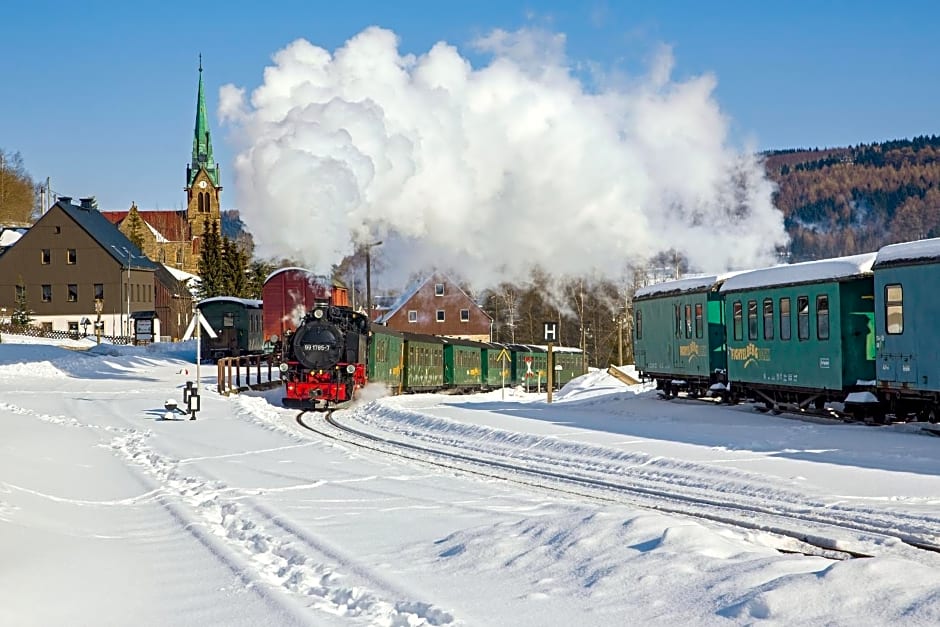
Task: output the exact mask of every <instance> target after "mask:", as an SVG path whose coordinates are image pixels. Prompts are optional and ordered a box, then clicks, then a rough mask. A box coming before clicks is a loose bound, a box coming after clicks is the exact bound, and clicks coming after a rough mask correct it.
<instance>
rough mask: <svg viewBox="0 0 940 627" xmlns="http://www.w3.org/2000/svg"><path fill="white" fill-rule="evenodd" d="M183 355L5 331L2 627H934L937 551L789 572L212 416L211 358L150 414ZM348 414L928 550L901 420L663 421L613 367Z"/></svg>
mask: <svg viewBox="0 0 940 627" xmlns="http://www.w3.org/2000/svg"><path fill="white" fill-rule="evenodd" d="M63 344H71V346H64V345H63ZM89 347H90V348H89ZM76 349H80V350H76ZM82 349H87V350H82ZM193 359H194V346H193V344H192V343H184V344H178V345H155V346H153V347H149V348H143V347H141V348H135V347H114V346H100V347H95V346H92V345H91V344H90V343H88V342H85V341H79V342H65V343H60V345H49V344H43V343H37V342H36V341H35V340H24V339H17V338H16V337H14V336H10V335H4V336H3V343H2V344H0V434H2V439H0V624H2V625H130V624H133V625H290V624H304V625H390V626H404V625H487V626H488V625H514V626H521V627H526V626H533V627H534V626H545V625H565V626H570V625H640V624H646V625H676V624H686V625H723V624H755V623H759V624H774V625H820V624H828V625H895V624H905V625H936V624H940V555H937V554H933V553H927V552H922V553H918V552H916V551H908V552H902V553H897V552H892V551H891V550H890V549H891V548H892V547H891V543H890V541H889V542H886V543H885V544H884V547H885V548H886V549H887V551H886V553H885V556H881V557H875V558H870V559H850V560H844V561H839V560H834V559H829V558H826V557H818V556H816V557H807V556H804V555H799V554H788V553H783V552H780V551H778V550H777V549H776V548H774V547H775V546H779V539H775V538H774V537H773V536H772V534H768V533H766V532H762V531H758V530H753V529H752V530H750V531H749V530H747V529H743V528H739V527H731V526H723V525H721V524H718V523H714V522H709V521H707V520H702V519H697V518H694V517H687V516H680V515H676V514H666V513H663V512H658V511H656V510H654V509H646V508H639V507H637V506H635V505H630V504H615V505H613V504H609V503H604V502H602V501H596V500H589V499H583V498H579V497H577V496H574V495H567V496H566V495H564V494H556V493H552V492H548V491H545V490H541V489H538V488H533V487H527V486H524V485H520V484H516V483H508V482H505V481H501V480H498V479H493V478H485V477H481V476H477V475H472V474H467V473H463V472H459V471H453V470H445V469H441V468H437V467H434V466H432V465H428V464H425V463H422V462H419V461H409V460H406V459H402V458H396V457H391V456H388V455H384V454H382V453H379V452H374V451H368V450H363V449H358V448H355V447H352V446H350V445H347V444H339V443H336V442H331V441H329V440H325V439H323V438H321V437H320V436H317V435H315V434H313V433H310V432H309V431H305V430H302V429H301V428H300V427H299V426H298V425H297V424H296V423H295V422H294V417H295V415H296V412H292V411H288V410H284V409H281V408H279V407H277V405H276V398H277V392H273V391H272V392H268V393H260V392H259V393H249V394H243V395H241V396H237V397H231V398H224V397H220V396H218V394H216V392H215V387H214V369H213V368H211V367H206V366H203V367H202V369H201V374H202V383H203V386H204V389H203V399H202V411H201V412H200V414H199V419H198V420H196V421H189V420H185V419H182V418H183V417H182V416H180V417H179V418H180V419H174V420H164V419H163V418H164V415H165V413H166V412H165V410H164V408H163V405H164V401H165V400H166V399H168V398H175V399H177V400H178V401H180V402H181V401H182V392H181V388H182V386H183V385H184V383H185V381H187V380H191V379H192V378H193V376H194V365H193ZM272 401H273V402H272ZM341 418H342V419H343V420H344V421H346V422H348V423H350V424H354V425H356V426H357V427H359V428H361V429H363V430H366V431H371V432H376V433H382V434H385V435H386V436H387V437H389V438H392V439H395V440H407V441H409V442H421V443H425V444H428V445H432V446H435V447H437V448H444V447H446V448H448V449H452V450H461V451H464V452H466V453H468V454H473V455H487V456H491V457H494V458H498V459H502V460H512V461H513V463H516V464H520V465H530V466H532V467H536V466H538V467H553V468H556V469H559V470H562V471H566V470H570V471H571V472H575V471H576V472H579V473H584V474H585V475H591V476H597V477H607V478H611V479H613V478H616V479H618V480H623V481H626V482H629V483H631V484H633V485H640V486H647V487H648V486H656V487H657V488H663V487H664V486H665V487H667V488H669V489H671V490H672V491H674V493H675V494H676V495H677V496H680V497H696V496H697V497H702V498H703V499H705V498H706V497H707V499H711V500H718V501H721V500H726V501H728V502H734V503H736V504H740V505H742V506H743V507H745V509H750V510H751V511H752V512H753V513H752V516H753V517H754V518H755V519H756V522H758V523H759V522H760V521H761V519H762V517H764V516H766V517H768V519H769V517H771V516H772V515H773V514H774V512H776V511H778V510H779V511H781V512H787V513H789V514H794V513H799V512H805V513H806V515H807V516H808V517H809V516H813V517H817V518H818V517H820V516H823V515H832V516H833V517H834V519H837V520H852V519H858V520H859V521H866V520H875V519H878V520H882V521H886V523H885V524H887V525H888V526H889V527H892V526H893V527H892V528H894V529H895V531H896V532H897V535H898V536H899V537H903V536H904V535H905V534H906V533H909V532H911V533H912V532H913V531H914V530H920V531H921V532H922V531H923V530H924V529H928V530H929V529H931V528H934V529H936V533H937V541H938V542H940V439H938V438H934V437H930V436H925V435H922V434H919V433H916V432H915V431H914V430H913V429H910V428H908V427H905V426H900V427H889V428H869V427H862V426H855V425H842V424H822V423H816V422H804V421H798V420H795V419H790V418H785V417H774V416H769V415H766V414H759V413H756V412H753V411H752V410H750V409H749V408H747V407H743V406H738V407H730V408H729V407H717V406H708V405H705V404H703V403H694V402H689V401H670V402H665V401H661V400H658V399H657V398H656V397H655V394H654V393H653V392H651V391H650V390H648V389H646V388H643V387H642V386H635V387H627V386H625V385H623V384H621V383H619V382H617V381H616V380H614V379H613V378H611V377H609V376H607V375H606V374H604V373H602V372H596V373H592V374H590V375H587V376H585V377H582V378H581V379H579V380H577V381H575V382H573V383H572V384H571V385H569V386H568V387H567V388H566V389H564V390H562V391H561V392H560V393H558V394H556V395H555V402H554V403H552V404H551V405H549V404H547V403H546V402H545V399H544V396H543V395H536V394H523V393H521V392H516V391H512V390H507V391H497V392H491V393H487V394H480V395H475V396H444V395H414V396H405V397H387V398H381V399H378V400H375V401H371V402H368V403H363V404H362V405H360V406H358V407H356V408H354V409H351V410H348V411H346V412H343V415H342V416H341ZM757 526H759V525H757Z"/></svg>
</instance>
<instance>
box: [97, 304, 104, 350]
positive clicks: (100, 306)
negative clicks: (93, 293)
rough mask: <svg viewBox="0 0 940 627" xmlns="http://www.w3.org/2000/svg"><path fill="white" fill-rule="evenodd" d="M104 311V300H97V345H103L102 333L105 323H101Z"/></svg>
mask: <svg viewBox="0 0 940 627" xmlns="http://www.w3.org/2000/svg"><path fill="white" fill-rule="evenodd" d="M102 311H104V299H103V298H96V299H95V316H96V317H95V338H96V343H97V344H101V332H102V331H103V330H104V323H103V322H102V321H101V312H102Z"/></svg>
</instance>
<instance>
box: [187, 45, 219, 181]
mask: <svg viewBox="0 0 940 627" xmlns="http://www.w3.org/2000/svg"><path fill="white" fill-rule="evenodd" d="M202 168H205V169H206V174H208V175H209V178H210V179H212V183H213V184H214V185H215V186H216V187H218V186H219V171H218V168H217V167H216V164H215V159H214V158H213V156H212V137H211V135H210V134H209V116H208V114H207V113H206V94H205V88H204V87H203V84H202V55H199V89H198V91H197V92H196V127H195V128H194V129H193V161H192V164H191V165H190V170H189V180H188V181H186V184H187V185H189V186H191V185H192V184H193V181H195V180H196V176H197V175H198V174H199V170H200V169H202Z"/></svg>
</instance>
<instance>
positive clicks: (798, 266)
mask: <svg viewBox="0 0 940 627" xmlns="http://www.w3.org/2000/svg"><path fill="white" fill-rule="evenodd" d="M875 254H876V253H865V254H863V255H852V256H850V257H837V258H835V259H819V260H817V261H804V262H802V263H793V264H788V265H782V266H773V267H771V268H761V269H760V270H751V271H749V272H742V273H740V274H737V275H735V276H733V277H731V278H729V279H728V280H726V281H725V283H724V285H722V286H721V288H720V289H721V292H735V291H740V290H747V289H753V288H755V287H767V286H772V285H794V284H797V283H818V282H820V281H828V280H838V279H847V278H851V277H856V276H861V275H863V274H870V273H871V267H872V264H873V263H874V262H875Z"/></svg>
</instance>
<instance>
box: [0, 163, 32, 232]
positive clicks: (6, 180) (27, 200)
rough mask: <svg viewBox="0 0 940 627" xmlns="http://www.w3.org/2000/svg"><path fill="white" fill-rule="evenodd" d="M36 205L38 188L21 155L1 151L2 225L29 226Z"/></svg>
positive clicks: (0, 193)
mask: <svg viewBox="0 0 940 627" xmlns="http://www.w3.org/2000/svg"><path fill="white" fill-rule="evenodd" d="M35 205H36V186H35V184H34V183H33V179H32V178H31V177H30V176H29V174H28V173H27V172H26V168H25V166H24V165H23V157H22V155H20V153H18V152H15V153H12V154H11V153H8V152H5V151H4V150H3V149H0V223H8V224H28V223H29V222H30V217H31V215H32V213H33V209H34V207H35Z"/></svg>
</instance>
